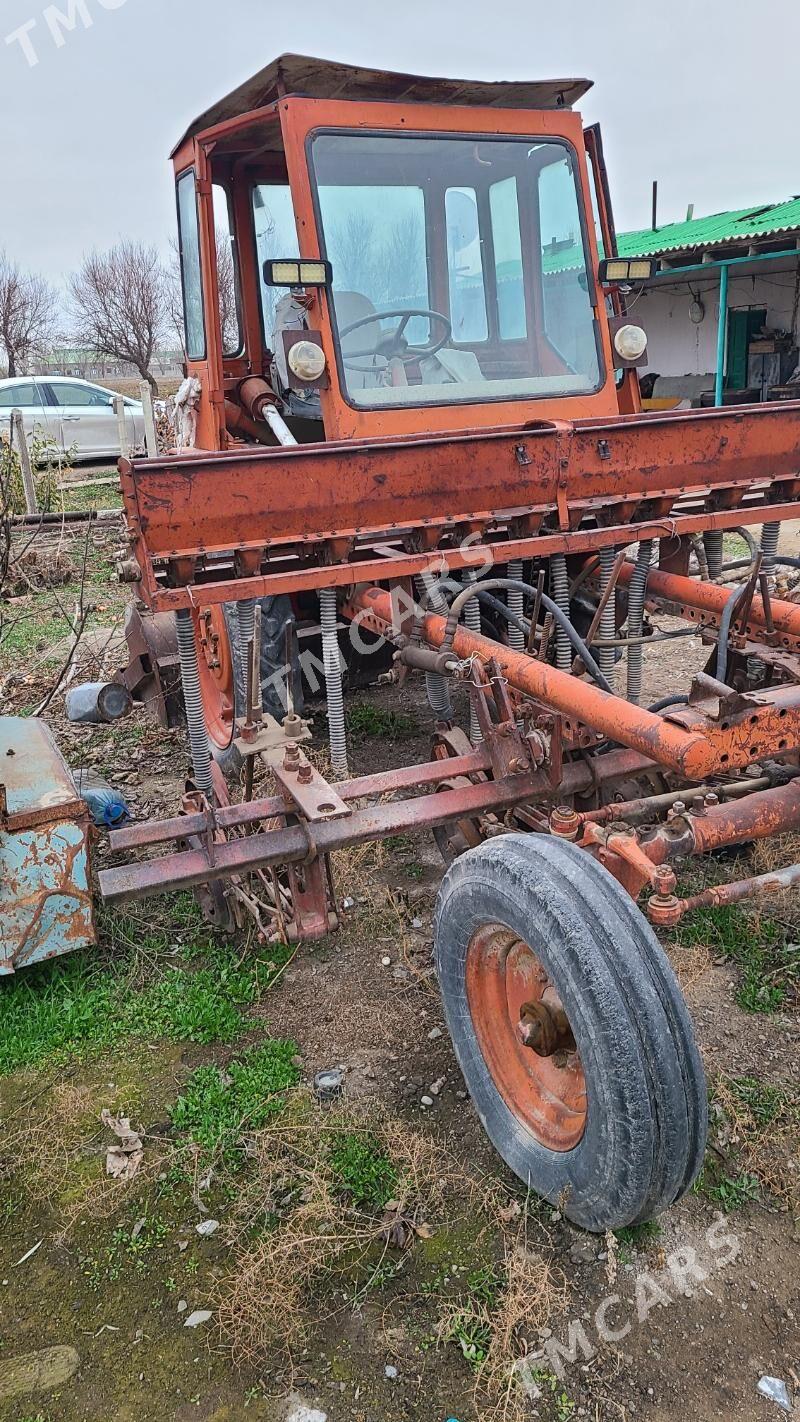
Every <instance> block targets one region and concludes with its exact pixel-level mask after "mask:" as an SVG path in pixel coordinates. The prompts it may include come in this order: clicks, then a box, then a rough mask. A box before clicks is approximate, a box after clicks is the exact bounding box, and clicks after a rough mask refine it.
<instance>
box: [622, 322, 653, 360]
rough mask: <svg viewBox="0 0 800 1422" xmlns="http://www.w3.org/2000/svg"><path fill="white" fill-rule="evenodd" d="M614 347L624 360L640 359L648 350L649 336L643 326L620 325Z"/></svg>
mask: <svg viewBox="0 0 800 1422" xmlns="http://www.w3.org/2000/svg"><path fill="white" fill-rule="evenodd" d="M614 347H615V350H616V352H617V355H619V356H622V359H623V360H640V359H641V357H642V356H643V355H644V353H645V351H646V350H647V336H646V335H645V332H644V331H643V330H642V328H641V326H620V328H619V330H618V331H617V334H616V335H615V337H614Z"/></svg>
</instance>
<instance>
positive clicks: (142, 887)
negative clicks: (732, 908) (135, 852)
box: [99, 750, 653, 903]
mask: <svg viewBox="0 0 800 1422" xmlns="http://www.w3.org/2000/svg"><path fill="white" fill-rule="evenodd" d="M479 759H480V760H488V759H489V757H488V752H484V751H482V750H481V751H478V752H476V753H475V756H474V757H473V756H460V757H456V756H453V757H450V758H449V759H445V760H439V761H435V762H432V763H430V764H429V765H424V766H409V767H406V768H404V769H403V770H402V771H385V772H382V773H381V774H380V775H374V776H364V777H362V778H361V779H358V780H351V781H346V782H343V783H342V784H339V785H338V786H337V789H338V791H339V794H340V795H341V796H342V799H344V800H349V801H352V800H356V799H361V798H363V797H364V796H365V795H366V794H373V795H374V794H377V793H384V792H383V789H381V790H378V789H377V788H376V787H378V786H385V788H387V789H400V788H403V785H405V786H406V787H407V788H410V786H411V785H415V786H418V785H420V784H422V783H428V784H431V783H434V781H440V782H441V781H448V780H450V778H451V777H453V776H454V775H456V774H458V772H459V769H460V773H461V775H463V773H464V768H465V767H466V768H469V767H471V768H472V770H474V769H475V764H474V762H475V761H477V760H479ZM652 768H653V766H652V761H650V760H648V759H647V758H645V757H642V756H640V755H637V754H634V753H632V752H630V751H612V752H610V753H609V754H608V755H605V756H602V757H600V758H599V759H598V761H597V762H596V764H595V766H593V767H591V768H590V767H589V766H588V765H587V764H586V763H585V762H584V761H582V760H580V761H575V762H572V763H570V764H569V765H566V766H565V767H564V776H563V779H562V781H561V783H560V784H559V785H558V786H554V785H553V784H552V783H551V781H550V779H549V777H548V776H547V774H546V773H544V772H541V771H540V772H536V773H533V774H528V775H514V776H508V777H507V778H506V779H504V780H484V781H481V782H479V783H478V784H471V783H469V784H466V785H464V786H463V787H460V788H458V789H455V790H441V791H439V792H438V793H436V794H428V795H420V796H417V797H416V798H413V799H408V800H399V801H394V802H393V803H383V804H379V805H371V806H367V807H366V808H364V809H360V810H354V812H353V814H352V815H350V816H348V817H347V819H345V820H334V821H330V822H328V823H324V822H323V823H317V824H313V825H308V826H306V827H304V828H301V827H298V826H288V827H282V828H280V829H273V830H266V831H263V832H262V833H260V834H254V835H250V836H248V837H246V838H244V839H234V840H231V841H229V842H227V843H225V844H217V845H215V846H214V864H213V866H212V865H211V864H210V863H209V861H208V858H207V855H206V853H205V851H204V850H201V849H200V850H187V851H184V852H180V853H177V854H169V855H167V856H165V857H164V858H161V859H154V860H152V861H150V862H148V863H144V864H130V865H124V866H122V867H120V868H114V869H103V870H101V871H100V874H99V880H100V890H101V893H102V895H103V897H104V898H105V899H106V900H108V901H109V902H114V903H117V902H124V901H125V900H126V899H130V898H142V897H145V896H146V895H147V894H150V893H162V892H169V891H171V890H173V889H176V888H181V887H191V886H192V885H196V884H203V883H206V882H208V881H209V880H212V879H224V878H229V877H230V876H231V875H232V874H244V873H247V872H248V871H249V870H250V869H255V868H265V867H268V866H270V865H276V866H278V865H281V864H287V863H292V862H294V863H299V862H301V861H303V860H305V859H306V858H307V856H308V855H309V853H310V852H311V853H313V854H318V855H321V854H328V853H330V852H331V851H333V850H335V849H342V848H344V847H345V846H346V845H350V844H360V843H363V842H364V841H365V840H369V839H385V838H386V837H387V836H389V835H393V834H402V833H409V832H413V831H414V830H424V829H430V828H432V827H433V826H434V825H439V824H447V823H449V822H451V821H454V820H459V819H463V818H465V817H469V816H472V815H479V814H482V813H485V812H487V811H494V810H496V811H501V810H503V809H507V808H513V806H515V805H521V804H524V803H525V802H526V801H528V800H553V799H556V798H558V797H559V796H564V795H566V796H567V797H569V796H571V795H575V794H580V793H582V792H585V791H588V790H591V789H592V788H593V787H594V786H595V785H598V784H608V783H610V782H613V781H614V780H625V779H628V778H629V777H630V776H632V775H636V774H637V773H640V772H641V771H644V770H649V769H652ZM393 777H394V778H395V783H394V784H391V783H388V784H387V782H390V781H391V779H392V778H393ZM398 781H402V784H398V783H397V782H398ZM285 809H286V807H285V805H284V804H283V802H282V801H281V800H263V801H258V802H253V803H252V804H249V805H231V806H229V807H223V808H221V809H219V810H217V811H216V813H215V824H216V826H217V827H218V828H223V827H226V826H227V827H232V826H233V825H237V824H238V825H241V824H243V823H245V821H247V822H249V823H253V822H254V821H257V820H259V819H263V818H266V817H268V816H269V815H271V814H272V813H279V812H281V811H283V812H284V813H285ZM207 829H208V823H207V820H206V817H205V815H196V816H182V817H179V818H176V819H173V820H164V821H158V820H155V821H152V822H150V823H147V824H144V825H133V826H130V827H129V828H128V829H123V830H116V831H114V832H113V833H112V835H111V848H112V849H113V850H115V851H117V850H120V849H130V848H142V847H146V846H150V845H156V844H160V843H164V842H167V841H169V840H173V839H184V838H185V837H186V836H187V835H189V834H191V835H192V836H203V835H204V834H205V832H206V830H207Z"/></svg>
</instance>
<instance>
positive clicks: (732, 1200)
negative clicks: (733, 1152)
mask: <svg viewBox="0 0 800 1422" xmlns="http://www.w3.org/2000/svg"><path fill="white" fill-rule="evenodd" d="M694 1189H695V1192H696V1193H697V1194H700V1195H705V1196H706V1198H707V1199H709V1200H711V1201H713V1203H714V1204H715V1205H718V1206H719V1208H720V1209H721V1210H722V1211H723V1213H724V1214H726V1215H731V1214H733V1213H734V1212H735V1211H736V1210H743V1209H744V1207H745V1205H751V1204H753V1203H754V1201H756V1200H758V1199H760V1198H761V1186H760V1185H759V1182H758V1177H757V1176H755V1175H751V1174H750V1173H749V1172H748V1171H746V1170H741V1171H739V1172H737V1173H736V1174H735V1175H732V1174H728V1173H727V1172H726V1170H725V1168H724V1167H722V1166H721V1165H720V1163H719V1162H718V1161H715V1160H714V1159H713V1157H707V1159H706V1163H705V1165H704V1166H703V1169H702V1170H701V1172H700V1174H699V1176H698V1177H697V1181H696V1182H695V1186H694Z"/></svg>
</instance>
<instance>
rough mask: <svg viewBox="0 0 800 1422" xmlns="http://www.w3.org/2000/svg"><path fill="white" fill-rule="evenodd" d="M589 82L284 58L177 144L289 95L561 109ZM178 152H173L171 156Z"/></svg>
mask: <svg viewBox="0 0 800 1422" xmlns="http://www.w3.org/2000/svg"><path fill="white" fill-rule="evenodd" d="M591 87H592V81H591V80H590V79H542V80H536V79H534V80H528V79H513V80H510V81H508V80H503V81H500V80H497V81H489V82H486V81H483V80H477V79H434V78H430V77H428V76H427V75H419V74H395V73H393V72H392V71H391V70H387V69H363V68H361V67H360V66H358V65H355V64H340V63H339V62H338V61H336V60H329V59H313V58H310V57H308V56H306V55H302V54H282V55H281V56H280V57H279V58H278V59H274V60H273V61H272V63H271V64H268V65H267V67H266V69H262V70H260V72H259V73H258V74H255V75H254V76H253V78H252V79H248V80H247V82H246V83H244V84H240V86H239V88H238V89H234V91H233V93H232V94H229V95H228V96H227V98H225V99H220V101H219V102H218V103H216V104H213V105H212V107H211V108H210V109H207V110H206V112H205V113H203V114H201V115H200V117H199V118H197V119H196V120H195V122H194V123H193V124H191V125H190V126H189V128H188V129H187V131H186V133H185V134H184V136H183V138H182V139H181V143H180V144H178V146H177V147H178V148H180V146H181V144H183V143H185V142H186V140H187V139H190V138H194V137H195V136H196V135H197V134H199V133H203V132H205V130H206V129H209V128H213V127H214V126H215V125H216V124H218V123H224V122H225V121H226V120H227V119H231V118H238V117H239V116H240V115H241V114H246V113H250V112H251V111H252V110H254V109H261V108H266V107H267V105H269V104H273V103H275V102H276V101H277V100H278V99H281V98H284V97H286V95H288V94H299V95H303V96H304V97H305V98H309V99H351V100H355V101H356V102H358V101H359V100H361V101H364V102H369V101H377V102H381V101H383V102H387V101H388V102H390V103H404V104H460V105H466V106H468V107H481V108H499V109H561V108H571V107H572V105H573V104H575V103H577V101H578V100H579V99H580V98H581V97H582V95H583V94H585V93H586V92H587V90H588V89H591ZM175 151H176V152H177V148H176V150H175Z"/></svg>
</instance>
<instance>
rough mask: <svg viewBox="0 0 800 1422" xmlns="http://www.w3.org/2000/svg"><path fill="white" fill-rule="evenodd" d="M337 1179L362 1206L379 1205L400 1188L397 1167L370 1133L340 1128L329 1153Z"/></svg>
mask: <svg viewBox="0 0 800 1422" xmlns="http://www.w3.org/2000/svg"><path fill="white" fill-rule="evenodd" d="M328 1159H329V1163H330V1168H331V1171H332V1174H333V1177H334V1181H335V1182H336V1184H337V1185H338V1187H339V1189H340V1190H342V1191H344V1192H345V1193H346V1194H347V1195H348V1196H349V1198H350V1199H351V1200H352V1202H353V1204H354V1205H356V1206H357V1207H358V1208H359V1209H373V1210H374V1209H380V1208H382V1207H383V1206H384V1205H385V1204H386V1203H387V1201H388V1200H390V1199H391V1198H392V1195H393V1194H394V1192H395V1190H396V1189H397V1185H398V1180H397V1170H396V1168H395V1166H394V1164H393V1163H392V1161H391V1160H390V1159H389V1156H388V1155H387V1154H386V1152H385V1151H384V1150H383V1149H382V1148H381V1145H380V1142H379V1141H377V1140H376V1138H375V1137H374V1136H373V1135H371V1134H369V1133H368V1134H366V1135H365V1134H363V1133H359V1132H357V1131H341V1132H340V1133H339V1134H337V1135H335V1136H334V1138H333V1140H332V1141H331V1144H330V1148H329V1155H328Z"/></svg>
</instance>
